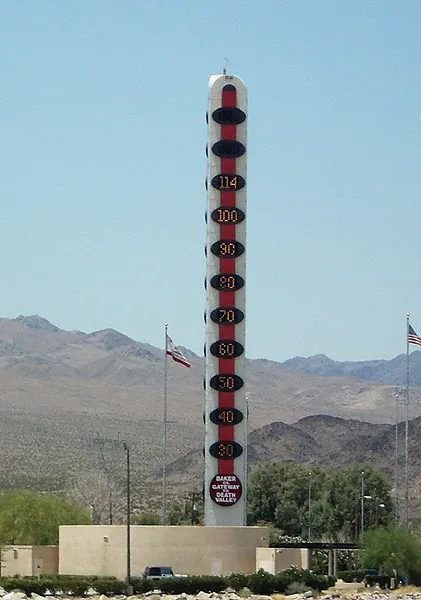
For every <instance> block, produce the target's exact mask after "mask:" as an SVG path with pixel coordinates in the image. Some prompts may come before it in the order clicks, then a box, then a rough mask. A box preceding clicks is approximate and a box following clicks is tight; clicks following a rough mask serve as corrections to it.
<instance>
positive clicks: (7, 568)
mask: <svg viewBox="0 0 421 600" xmlns="http://www.w3.org/2000/svg"><path fill="white" fill-rule="evenodd" d="M1 563H2V568H1V574H2V575H6V576H7V575H8V576H13V575H32V546H6V547H5V548H4V549H3V552H2V561H1Z"/></svg>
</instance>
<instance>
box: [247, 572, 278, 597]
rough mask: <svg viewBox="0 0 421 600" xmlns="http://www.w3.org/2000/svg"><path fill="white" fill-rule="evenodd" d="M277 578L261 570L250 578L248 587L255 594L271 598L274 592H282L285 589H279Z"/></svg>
mask: <svg viewBox="0 0 421 600" xmlns="http://www.w3.org/2000/svg"><path fill="white" fill-rule="evenodd" d="M276 584H277V577H275V575H272V574H271V573H268V572H267V571H265V570H264V569H259V570H258V571H257V573H252V574H251V575H249V577H248V585H247V587H248V588H249V589H250V591H251V592H252V593H253V594H263V595H265V596H269V595H270V594H273V592H282V591H284V590H283V589H278V587H277V585H276Z"/></svg>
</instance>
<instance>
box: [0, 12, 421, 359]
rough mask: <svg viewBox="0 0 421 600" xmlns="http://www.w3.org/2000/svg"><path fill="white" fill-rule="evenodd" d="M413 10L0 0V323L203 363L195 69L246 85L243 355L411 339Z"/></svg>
mask: <svg viewBox="0 0 421 600" xmlns="http://www.w3.org/2000/svg"><path fill="white" fill-rule="evenodd" d="M420 31H421V4H420V3H419V2H418V1H415V0H405V1H404V2H402V0H393V1H392V0H381V1H380V0H364V1H361V2H357V1H356V0H353V1H350V0H324V1H323V2H316V1H315V0H294V1H293V0H288V1H287V0H263V1H260V2H255V1H253V0H238V1H235V2H227V1H222V0H214V1H213V2H212V1H210V2H200V1H197V0H196V1H193V0H191V1H186V0H178V1H177V2H174V0H171V1H170V0H138V1H134V0H133V1H119V2H116V1H115V0H89V1H88V2H87V1H86V0H71V1H69V2H57V1H53V0H50V1H46V0H39V1H35V0H14V1H13V0H7V1H3V2H1V4H0V51H1V56H2V60H1V80H2V86H1V87H2V90H1V95H0V131H1V145H0V159H1V160H0V194H1V196H0V202H1V209H2V213H1V219H0V252H1V295H0V315H1V316H3V317H16V316H18V315H19V314H24V315H27V314H34V313H37V314H40V315H42V316H43V317H45V318H47V319H49V320H50V321H52V322H53V323H55V324H56V325H57V326H59V327H61V328H63V329H79V330H83V331H87V332H90V331H94V330H98V329H103V328H106V327H112V328H115V329H117V330H119V331H122V332H123V333H125V334H127V335H129V336H131V337H133V338H134V339H136V340H138V341H142V342H148V343H151V344H153V345H155V346H158V347H161V348H162V347H163V346H164V339H163V338H164V323H165V321H168V323H169V333H170V335H171V336H172V338H173V339H174V341H175V342H176V343H177V344H180V345H183V346H187V347H188V348H190V349H192V350H193V351H195V352H197V353H199V354H202V351H203V342H204V325H203V311H204V304H205V293H204V288H203V278H204V273H205V258H204V253H203V247H204V243H205V224H204V212H205V208H206V194H205V189H204V184H203V182H204V178H205V174H206V157H205V143H206V135H207V132H206V124H205V111H206V105H207V86H208V79H209V76H210V75H211V74H213V73H219V72H221V71H222V68H223V66H224V61H225V57H227V58H228V70H229V71H230V72H231V73H233V74H235V75H238V76H239V77H241V78H242V79H243V80H244V82H245V83H246V84H247V86H248V91H249V121H248V122H249V138H248V171H249V173H248V213H247V232H248V238H247V261H248V262H247V269H248V270H247V313H246V314H247V355H248V356H249V357H250V358H257V357H263V358H270V359H273V360H279V361H283V360H286V359H287V358H290V357H293V356H296V355H300V356H311V355H313V354H317V353H325V354H327V355H328V356H330V357H331V358H333V359H337V360H363V359H374V358H391V357H393V356H395V355H397V354H399V353H402V352H405V348H406V345H405V344H406V342H405V335H406V318H405V313H406V311H410V312H411V324H412V325H413V327H414V328H415V329H416V330H417V332H419V333H421V277H420V258H421V252H420V244H421V224H420V223H421V177H420V175H421V173H420V164H421V163H420V148H421V128H420V107H421V97H420V96H421V85H420V69H419V60H420V56H421V36H420Z"/></svg>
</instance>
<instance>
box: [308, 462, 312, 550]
mask: <svg viewBox="0 0 421 600" xmlns="http://www.w3.org/2000/svg"><path fill="white" fill-rule="evenodd" d="M308 541H309V542H311V471H309V473H308Z"/></svg>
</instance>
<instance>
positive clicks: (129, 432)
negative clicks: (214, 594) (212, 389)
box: [0, 315, 421, 494]
mask: <svg viewBox="0 0 421 600" xmlns="http://www.w3.org/2000/svg"><path fill="white" fill-rule="evenodd" d="M186 354H188V356H189V360H190V361H191V363H192V368H191V369H185V368H184V367H182V366H180V365H177V364H175V363H173V362H172V361H169V371H168V420H169V423H168V454H169V462H170V463H171V462H174V464H175V465H177V464H178V465H179V466H180V468H181V471H182V472H185V473H188V472H190V470H194V471H195V473H196V475H195V477H198V478H200V476H201V475H200V474H201V472H202V471H201V468H200V464H201V463H200V461H201V460H202V459H201V446H202V441H201V440H202V438H203V429H202V423H203V421H202V414H203V384H202V379H203V358H202V357H198V356H196V355H195V354H193V353H191V352H189V351H188V350H186ZM415 354H417V353H415ZM420 354H421V353H420ZM289 366H290V365H289ZM163 367H164V352H163V350H162V349H158V348H154V347H153V346H150V345H149V344H146V343H141V342H137V341H135V340H133V339H131V338H130V337H128V336H126V335H123V334H122V333H119V332H117V331H114V330H111V329H104V330H102V331H97V332H93V333H83V332H80V331H64V330H61V329H59V328H58V327H56V326H55V325H53V324H51V323H50V322H49V321H47V320H46V319H44V318H42V317H39V316H36V315H35V316H30V317H23V316H21V317H18V318H16V319H0V399H1V401H0V414H1V419H0V435H1V440H2V442H1V443H2V456H3V460H2V461H1V462H0V484H1V485H2V488H8V487H42V488H44V489H50V488H53V489H57V488H60V489H62V488H64V487H66V486H69V485H71V484H72V482H73V480H74V479H75V477H77V476H78V474H79V473H80V472H83V471H89V470H91V469H97V470H104V469H105V468H106V469H107V470H108V472H109V473H111V474H112V476H113V477H115V478H118V477H120V478H122V477H124V460H125V456H124V452H123V451H122V440H125V441H127V442H128V443H129V444H130V447H131V450H132V465H133V473H134V475H133V478H134V482H135V485H137V486H138V487H139V489H140V488H142V486H143V485H144V482H146V481H147V482H148V488H149V490H151V489H152V490H153V489H155V490H156V493H157V494H159V471H160V465H161V455H162V406H163V402H162V401H163ZM246 393H247V395H248V397H249V408H250V431H251V434H250V454H249V457H250V462H251V463H252V464H253V462H257V461H261V460H268V459H271V458H272V457H273V458H275V459H287V460H296V461H299V462H306V461H318V460H320V461H322V462H324V461H328V462H329V461H330V462H329V464H332V465H333V464H334V463H335V461H336V463H335V464H337V465H339V464H340V463H341V461H350V460H353V459H354V458H355V459H358V460H360V459H361V458H363V457H364V455H365V456H366V457H367V458H368V459H370V458H373V460H375V461H377V460H380V455H381V453H382V452H383V453H384V455H385V456H389V455H390V443H391V441H390V440H391V439H392V438H391V436H392V433H390V435H389V433H388V432H390V431H391V429H390V425H391V424H393V423H394V421H395V410H396V409H395V393H396V389H395V387H394V386H393V385H392V386H391V385H383V384H379V383H376V382H374V381H367V380H365V381H364V380H361V379H360V380H359V379H356V378H354V377H350V376H349V374H347V376H342V377H331V376H320V375H313V374H310V375H305V374H302V373H299V372H297V371H295V370H292V369H291V368H286V366H285V365H282V364H280V363H277V362H273V361H268V360H264V359H260V360H248V361H247V389H246ZM420 400H421V388H414V389H413V390H411V412H410V417H411V419H412V418H415V417H417V416H419V414H420V410H419V407H421V402H420ZM314 415H325V416H324V417H317V419H319V420H317V419H316V420H313V421H312V420H311V419H310V421H306V418H309V417H313V416H314ZM328 417H330V418H334V419H339V420H336V421H335V420H334V421H329V420H328ZM400 418H401V419H402V418H403V410H402V407H401V408H400ZM306 423H308V424H307V425H306ZM329 423H336V425H334V426H333V428H332V427H331V425H329ZM416 423H417V421H414V425H413V426H412V427H414V428H415V427H416V425H415V424H416ZM375 424H377V426H375ZM388 424H389V425H388ZM336 428H337V429H336ZM361 428H362V429H361ZM360 429H361V431H362V432H363V433H358V436H360V437H359V438H358V439H359V442H358V445H356V444H355V439H354V441H353V436H355V435H357V433H356V432H358V431H359V430H360ZM326 431H328V432H329V433H328V434H327V437H328V438H329V439H328V441H325V442H323V443H322V441H321V438H323V436H324V435H325V433H326ZM333 431H337V433H335V435H333V433H332V432H333ZM414 431H415V429H414ZM364 432H371V434H372V435H371V434H370V435H371V437H370V436H369V435H368V434H367V435H366V433H364ZM316 434H317V436H316ZM364 435H365V437H364ZM315 436H316V437H317V439H316V437H315ZM373 436H374V437H373ZM382 436H384V439H383V438H382ZM382 439H383V442H382ZM334 440H336V441H335V444H336V446H334V447H333V449H332V452H331V456H330V455H329V453H328V452H327V449H326V447H325V445H326V444H327V443H329V444H333V443H334ZM364 440H365V441H364ZM374 440H376V441H374ZM316 441H317V444H316ZM363 441H364V443H363ZM381 443H383V446H381ZM412 443H413V444H414V451H415V446H416V438H415V437H414V438H413V441H412ZM373 444H374V446H373ZM377 445H379V446H378V448H377ZM381 448H383V450H382V449H381ZM329 456H330V458H329ZM335 457H336V458H335ZM176 461H181V462H176ZM386 462H387V461H386V459H385V460H384V464H386ZM379 464H380V463H379ZM414 464H415V463H414ZM192 472H193V471H192ZM178 479H180V478H178ZM176 481H177V477H175V478H174V485H176ZM190 483H192V481H191V482H190ZM183 485H184V484H183ZM186 485H187V484H186ZM189 485H190V484H189Z"/></svg>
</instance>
